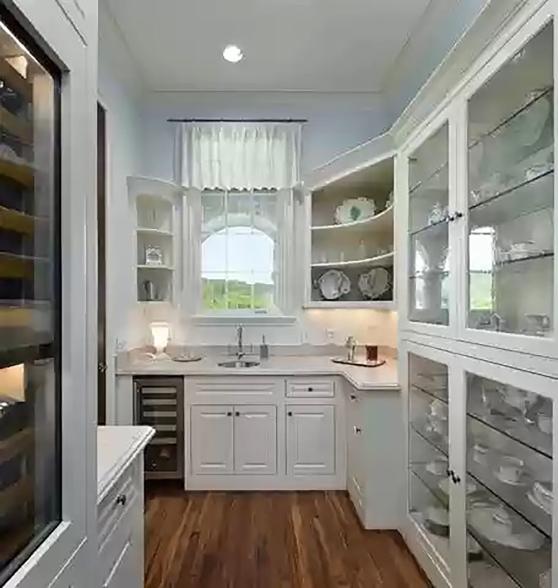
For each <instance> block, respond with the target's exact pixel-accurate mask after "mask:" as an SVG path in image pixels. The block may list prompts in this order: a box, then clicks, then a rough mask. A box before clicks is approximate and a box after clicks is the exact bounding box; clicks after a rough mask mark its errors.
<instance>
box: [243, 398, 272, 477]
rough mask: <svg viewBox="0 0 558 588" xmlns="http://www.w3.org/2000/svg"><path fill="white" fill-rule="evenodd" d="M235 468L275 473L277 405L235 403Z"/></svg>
mask: <svg viewBox="0 0 558 588" xmlns="http://www.w3.org/2000/svg"><path fill="white" fill-rule="evenodd" d="M234 471H235V473H237V474H275V473H276V471H277V408H276V407H275V406H253V405H246V406H237V407H235V418H234Z"/></svg>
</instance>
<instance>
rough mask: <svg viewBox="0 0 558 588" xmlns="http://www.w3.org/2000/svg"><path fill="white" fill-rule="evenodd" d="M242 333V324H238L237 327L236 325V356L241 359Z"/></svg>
mask: <svg viewBox="0 0 558 588" xmlns="http://www.w3.org/2000/svg"><path fill="white" fill-rule="evenodd" d="M242 334H243V328H242V325H238V327H236V340H237V348H236V357H237V358H238V359H241V358H242V357H243V356H244V348H243V346H242Z"/></svg>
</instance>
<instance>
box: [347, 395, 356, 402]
mask: <svg viewBox="0 0 558 588" xmlns="http://www.w3.org/2000/svg"><path fill="white" fill-rule="evenodd" d="M349 398H350V399H351V400H352V401H353V402H356V401H357V397H356V394H350V395H349Z"/></svg>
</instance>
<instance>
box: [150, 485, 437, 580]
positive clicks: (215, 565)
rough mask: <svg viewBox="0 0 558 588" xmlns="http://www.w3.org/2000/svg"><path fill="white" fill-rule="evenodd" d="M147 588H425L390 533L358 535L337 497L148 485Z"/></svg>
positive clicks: (341, 499) (351, 512)
mask: <svg viewBox="0 0 558 588" xmlns="http://www.w3.org/2000/svg"><path fill="white" fill-rule="evenodd" d="M145 520H146V539H145V542H146V545H145V552H146V554H145V555H146V556H145V568H146V569H145V587H146V588H175V587H176V588H194V587H195V588H198V587H199V588H329V587H357V586H358V587H360V586H362V587H367V588H371V587H375V586H378V587H386V588H406V587H412V588H421V587H426V586H430V584H429V583H428V581H427V580H426V579H425V577H424V576H423V574H422V572H421V571H420V569H419V568H418V566H417V564H416V563H415V561H414V559H413V557H412V556H411V554H410V553H409V551H408V550H407V548H406V546H405V544H404V542H403V540H402V539H401V537H400V536H399V534H398V533H395V532H386V531H382V532H376V531H363V530H362V529H361V527H360V525H359V522H358V520H357V518H356V515H355V513H354V510H353V508H352V505H351V503H350V501H349V498H348V497H347V495H346V494H345V493H344V492H242V493H240V492H230V493H229V492H226V493H225V492H195V493H185V492H184V491H183V490H182V489H181V488H178V487H176V486H175V485H161V484H157V485H156V486H149V487H148V490H147V494H146V514H145Z"/></svg>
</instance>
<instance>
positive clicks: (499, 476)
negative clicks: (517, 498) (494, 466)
mask: <svg viewBox="0 0 558 588" xmlns="http://www.w3.org/2000/svg"><path fill="white" fill-rule="evenodd" d="M492 473H493V474H494V477H495V478H496V479H497V480H500V482H502V484H507V485H508V486H526V485H527V484H529V482H530V480H531V477H530V476H529V474H528V473H527V472H524V473H523V474H522V475H521V478H519V480H508V479H507V478H504V477H502V474H501V473H500V472H499V471H498V470H496V471H495V472H492Z"/></svg>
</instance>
